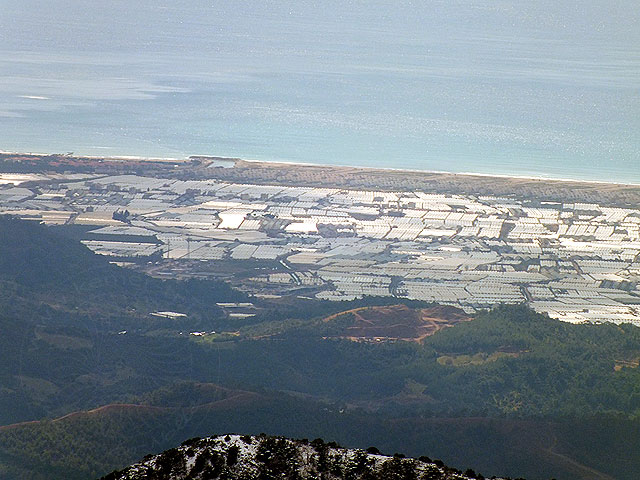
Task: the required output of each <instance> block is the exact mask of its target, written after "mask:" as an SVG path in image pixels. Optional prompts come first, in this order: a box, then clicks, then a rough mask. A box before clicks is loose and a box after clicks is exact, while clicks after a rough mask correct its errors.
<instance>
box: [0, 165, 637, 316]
mask: <svg viewBox="0 0 640 480" xmlns="http://www.w3.org/2000/svg"><path fill="white" fill-rule="evenodd" d="M0 172H3V173H1V174H0V213H4V214H11V215H15V216H18V217H20V218H26V219H33V220H38V221H43V222H45V223H47V224H64V225H68V226H70V225H76V227H75V228H77V229H79V230H80V231H81V232H82V233H81V236H82V241H83V243H84V244H85V245H86V246H87V247H89V248H90V249H91V250H92V251H94V252H95V253H98V254H102V255H107V256H109V257H111V258H112V260H113V261H114V262H117V263H119V264H122V265H126V266H131V267H133V268H137V269H141V270H144V271H146V272H147V273H150V274H152V275H154V276H160V277H164V278H167V277H177V278H188V277H207V278H218V279H223V280H226V281H228V282H230V283H231V284H232V285H234V286H236V287H237V288H239V289H241V290H243V291H245V292H246V293H249V294H251V295H255V296H257V297H260V296H263V297H268V298H273V299H277V298H287V297H303V298H316V299H323V300H331V301H345V300H353V299H356V298H361V297H364V296H378V297H398V298H405V299H414V300H421V301H427V302H434V303H439V304H443V305H451V306H455V307H457V308H460V309H462V310H464V311H465V312H467V313H469V314H472V313H474V312H476V311H478V310H482V309H486V308H490V307H492V306H494V305H496V304H500V303H505V304H516V303H527V304H528V305H529V306H530V307H531V308H533V309H534V310H536V311H538V312H542V313H546V314H548V315H549V316H551V317H552V318H557V319H560V320H565V321H569V322H573V323H582V322H595V323H599V322H615V323H634V324H636V325H640V287H639V285H640V283H639V282H640V187H638V186H634V185H621V184H606V183H595V182H591V183H585V182H572V181H568V180H540V179H529V178H511V177H489V176H477V175H463V174H448V173H434V172H416V171H400V170H377V169H358V168H351V167H323V166H306V165H298V164H295V165H292V164H278V163H264V162H247V161H243V160H239V159H225V158H218V157H204V156H195V157H190V158H189V159H184V160H170V159H147V160H144V159H133V158H119V159H116V158H93V157H73V156H69V155H26V154H8V153H6V154H2V155H1V156H0ZM237 312H238V313H235V315H236V317H237V319H238V321H239V322H241V321H242V319H243V318H246V317H247V316H251V315H252V312H251V309H250V307H249V306H247V308H245V309H240V310H238V311H237Z"/></svg>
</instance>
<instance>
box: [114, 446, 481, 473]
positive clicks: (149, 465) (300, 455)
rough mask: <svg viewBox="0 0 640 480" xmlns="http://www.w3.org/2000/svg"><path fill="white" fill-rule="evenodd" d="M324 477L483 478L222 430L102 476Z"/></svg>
mask: <svg viewBox="0 0 640 480" xmlns="http://www.w3.org/2000/svg"><path fill="white" fill-rule="evenodd" d="M223 478H224V479H227V480H232V479H233V480H235V479H238V480H240V479H247V480H248V479H265V480H267V479H276V478H281V479H292V480H293V479H296V480H306V479H309V480H310V479H319V478H322V479H326V480H342V479H344V480H347V479H350V480H360V479H362V480H365V479H366V480H378V479H379V480H394V479H398V480H400V479H403V480H404V479H407V480H409V479H415V480H440V479H443V480H444V479H450V480H455V479H459V480H466V479H476V478H477V479H482V478H484V477H483V476H482V475H480V474H476V473H475V472H474V471H473V470H467V471H466V472H464V473H462V472H460V471H459V470H456V469H453V468H449V467H447V466H446V465H444V464H443V463H442V462H441V461H440V460H433V461H432V460H431V459H429V458H427V457H420V459H418V460H416V459H412V458H405V457H404V455H400V454H395V455H394V456H392V457H391V456H386V455H381V454H380V452H379V451H378V450H377V449H376V448H374V447H371V448H369V449H367V450H366V451H364V450H352V449H345V448H342V447H340V446H339V445H337V444H335V443H333V442H331V443H325V442H324V441H323V440H322V439H316V440H313V441H312V442H309V441H307V440H290V439H287V438H284V437H271V436H265V435H260V436H249V435H245V436H239V435H226V436H217V437H210V438H205V439H198V438H194V439H191V440H187V441H186V442H184V443H183V444H182V445H181V446H180V447H178V448H173V449H171V450H167V451H165V452H163V453H161V454H160V455H155V456H151V455H150V456H148V457H145V460H144V461H143V462H142V463H138V464H135V465H133V466H131V467H128V468H126V469H124V470H122V471H119V472H113V473H111V474H109V475H107V476H105V477H103V478H102V480H125V479H126V480H138V479H140V480H141V479H156V480H163V479H172V480H183V479H184V480H186V479H193V480H196V479H208V480H215V479H223Z"/></svg>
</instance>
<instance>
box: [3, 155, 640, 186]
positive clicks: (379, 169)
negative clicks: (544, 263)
mask: <svg viewBox="0 0 640 480" xmlns="http://www.w3.org/2000/svg"><path fill="white" fill-rule="evenodd" d="M0 155H15V156H32V157H49V156H62V157H68V158H76V159H77V158H87V159H92V160H105V161H112V162H126V161H138V162H162V163H188V162H189V161H191V160H193V159H206V160H217V161H222V162H233V163H234V164H236V163H239V162H242V163H247V164H255V165H262V164H266V165H272V166H274V167H277V166H293V167H302V168H326V169H349V170H362V171H363V173H365V174H366V173H374V172H391V173H410V174H412V175H416V174H418V175H420V174H423V175H443V176H461V177H469V178H473V177H480V178H486V179H499V180H528V181H539V182H554V183H574V184H589V185H612V186H620V187H640V183H634V182H615V181H607V180H584V179H576V178H565V177H553V176H536V175H519V174H506V173H479V172H455V171H446V170H422V169H415V168H394V167H370V166H357V165H346V164H332V163H305V162H298V161H293V160H291V161H290V160H256V159H248V158H241V157H225V156H218V155H211V154H195V155H188V156H186V157H182V158H180V157H161V156H143V155H82V154H75V153H74V154H71V155H67V154H60V153H41V152H14V151H8V150H1V149H0Z"/></svg>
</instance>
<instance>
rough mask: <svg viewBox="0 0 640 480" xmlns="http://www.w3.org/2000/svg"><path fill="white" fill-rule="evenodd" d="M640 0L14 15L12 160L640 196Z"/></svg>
mask: <svg viewBox="0 0 640 480" xmlns="http://www.w3.org/2000/svg"><path fill="white" fill-rule="evenodd" d="M638 7H639V5H638V0H620V1H617V0H606V1H600V0H586V1H580V2H578V1H572V0H568V1H565V2H557V1H551V0H540V1H535V0H532V1H529V2H522V1H519V0H513V1H510V0H468V1H462V0H442V1H439V0H435V1H428V0H424V1H420V2H418V1H415V2H411V1H380V0H369V1H360V0H351V1H349V0H342V1H335V0H327V1H309V0H300V1H297V2H283V1H269V0H262V1H257V0H247V1H240V0H239V1H234V2H229V1H218V0H209V1H195V0H182V1H180V2H175V1H171V2H169V1H165V0H138V1H135V2H131V1H122V0H110V1H108V2H87V1H80V0H56V1H54V2H42V1H35V0H0V149H2V150H9V151H29V152H61V153H62V152H69V151H72V152H75V153H81V154H93V155H142V156H168V157H183V156H186V155H192V154H211V155H220V156H232V157H242V158H247V159H256V160H280V161H292V162H306V163H322V164H340V165H357V166H373V167H389V168H410V169H422V170H443V171H453V172H477V173H487V174H502V175H536V176H546V177H558V178H576V179H587V180H600V181H617V182H631V183H640V8H638Z"/></svg>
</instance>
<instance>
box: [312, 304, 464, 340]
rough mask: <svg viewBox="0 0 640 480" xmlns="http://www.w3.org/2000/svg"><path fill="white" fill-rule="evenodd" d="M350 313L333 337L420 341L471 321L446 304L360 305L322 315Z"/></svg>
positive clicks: (332, 319)
mask: <svg viewBox="0 0 640 480" xmlns="http://www.w3.org/2000/svg"><path fill="white" fill-rule="evenodd" d="M345 315H351V316H352V317H353V322H352V324H351V325H349V326H347V327H345V328H344V331H343V332H340V333H339V334H336V335H333V336H334V337H342V338H349V339H352V340H364V341H376V340H378V341H381V340H408V341H415V342H420V341H422V340H423V339H424V338H426V337H428V336H430V335H433V334H434V333H436V332H437V331H438V330H441V329H443V328H446V327H452V326H454V325H456V324H458V323H460V322H466V321H469V320H471V317H469V316H468V315H467V314H466V313H465V312H464V311H462V310H460V309H459V308H455V307H450V306H445V305H441V306H436V307H430V308H418V309H415V308H410V307H407V306H406V305H389V306H380V307H362V308H355V309H352V310H347V311H345V312H340V313H337V314H334V315H331V316H330V317H327V318H325V320H324V321H325V322H330V321H334V320H339V319H340V318H341V317H342V318H343V317H344V316H345Z"/></svg>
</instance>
